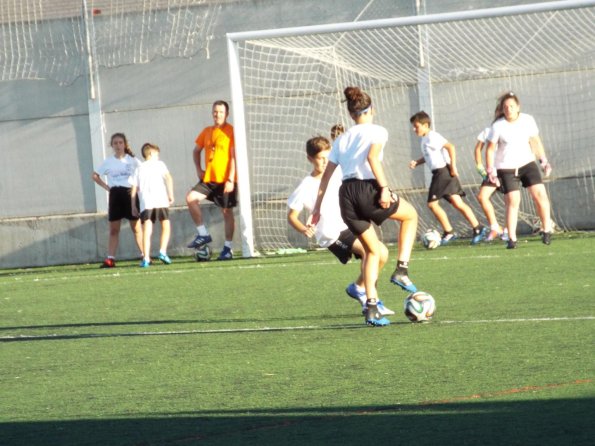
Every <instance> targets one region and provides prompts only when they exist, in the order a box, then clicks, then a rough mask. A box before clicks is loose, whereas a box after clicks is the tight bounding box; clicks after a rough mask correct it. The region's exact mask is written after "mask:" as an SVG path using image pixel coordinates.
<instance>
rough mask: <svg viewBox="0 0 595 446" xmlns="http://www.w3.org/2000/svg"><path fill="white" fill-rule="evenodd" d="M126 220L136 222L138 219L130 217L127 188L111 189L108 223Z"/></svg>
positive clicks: (128, 190)
mask: <svg viewBox="0 0 595 446" xmlns="http://www.w3.org/2000/svg"><path fill="white" fill-rule="evenodd" d="M136 207H137V208H138V196H137V197H136ZM123 218H126V219H127V220H133V221H134V220H138V217H135V216H134V215H132V203H131V201H130V188H129V187H119V186H116V187H111V188H110V190H109V200H108V212H107V219H108V221H118V220H122V219H123Z"/></svg>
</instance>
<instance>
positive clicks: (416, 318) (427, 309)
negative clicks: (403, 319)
mask: <svg viewBox="0 0 595 446" xmlns="http://www.w3.org/2000/svg"><path fill="white" fill-rule="evenodd" d="M403 309H404V310H405V316H407V319H409V320H410V321H411V322H427V321H429V320H430V319H432V316H434V313H435V312H436V301H435V300H434V298H433V297H432V296H431V295H429V294H428V293H426V292H425V291H416V292H415V293H411V294H410V295H409V296H407V297H406V298H405V302H404V303H403Z"/></svg>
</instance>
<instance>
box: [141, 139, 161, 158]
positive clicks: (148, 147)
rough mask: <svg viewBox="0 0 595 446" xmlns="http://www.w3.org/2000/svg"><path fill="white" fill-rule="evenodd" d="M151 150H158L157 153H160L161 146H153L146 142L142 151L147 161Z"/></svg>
mask: <svg viewBox="0 0 595 446" xmlns="http://www.w3.org/2000/svg"><path fill="white" fill-rule="evenodd" d="M151 150H156V151H157V152H160V150H159V146H158V145H156V144H151V143H150V142H146V143H144V144H143V146H142V147H141V149H140V151H141V153H142V154H143V158H144V159H147V157H148V156H149V152H150V151H151Z"/></svg>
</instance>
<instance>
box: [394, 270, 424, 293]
mask: <svg viewBox="0 0 595 446" xmlns="http://www.w3.org/2000/svg"><path fill="white" fill-rule="evenodd" d="M390 281H391V282H392V283H394V284H395V285H399V286H400V287H401V288H402V289H404V290H405V291H407V292H409V293H415V292H416V291H417V287H416V286H415V285H413V282H412V281H411V280H410V279H409V276H407V274H406V273H405V274H402V273H399V272H398V271H397V270H395V272H394V273H393V275H392V276H391V277H390Z"/></svg>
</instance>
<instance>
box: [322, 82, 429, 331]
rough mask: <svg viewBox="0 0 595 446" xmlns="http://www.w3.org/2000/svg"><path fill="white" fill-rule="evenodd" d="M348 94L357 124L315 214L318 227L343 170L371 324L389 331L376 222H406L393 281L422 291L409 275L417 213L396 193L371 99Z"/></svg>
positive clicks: (350, 90)
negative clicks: (381, 301) (381, 296)
mask: <svg viewBox="0 0 595 446" xmlns="http://www.w3.org/2000/svg"><path fill="white" fill-rule="evenodd" d="M343 94H344V95H345V99H346V102H347V110H348V111H349V114H350V116H351V118H352V119H353V121H354V122H355V125H354V126H353V127H351V128H350V129H349V130H347V132H345V133H344V134H343V135H341V137H340V138H338V139H337V140H336V141H335V142H334V144H333V147H332V149H331V153H330V154H329V162H328V165H327V167H326V169H325V171H324V175H323V176H322V179H321V182H320V188H319V190H318V198H317V200H316V204H315V206H314V210H313V212H312V220H311V221H312V223H313V224H316V223H317V222H318V220H319V219H320V207H321V204H322V199H323V198H324V195H325V192H326V189H327V186H328V183H329V180H330V178H331V176H332V175H333V172H334V171H335V169H336V168H337V166H341V170H342V172H343V183H342V185H341V188H340V190H339V205H340V207H341V216H342V218H343V221H344V222H345V224H346V225H347V227H348V228H349V230H350V231H351V232H352V233H353V234H354V235H355V236H357V238H358V240H359V241H360V242H361V244H362V245H363V247H364V251H365V257H364V270H363V271H364V285H365V289H366V296H367V303H366V314H365V319H366V323H367V324H368V325H372V326H384V325H388V324H389V323H390V322H389V321H388V319H386V318H385V317H383V316H382V315H381V314H380V313H379V311H378V292H377V290H376V281H377V280H378V274H379V270H380V255H381V254H380V251H381V246H382V244H381V243H380V241H379V240H378V236H377V235H376V231H375V229H374V227H373V226H372V222H374V223H376V224H377V225H380V224H381V223H382V222H383V221H385V220H386V219H387V218H390V219H392V220H398V221H399V222H400V223H401V228H400V231H399V245H398V252H397V268H396V269H395V271H394V273H393V274H392V276H391V282H392V283H394V284H396V285H398V286H400V287H401V288H403V289H404V290H406V291H409V292H410V293H413V292H415V291H417V288H416V287H415V285H414V284H413V283H412V282H411V280H410V279H409V276H408V266H409V259H410V256H411V250H412V249H413V244H414V242H415V233H416V231H417V212H416V211H415V209H414V208H413V206H411V204H409V203H408V202H407V201H405V200H404V199H402V198H401V197H399V196H398V195H397V194H396V193H394V192H391V190H390V189H389V187H388V181H387V178H386V176H385V174H384V169H383V167H382V158H383V150H384V146H385V144H386V141H387V140H388V132H387V131H386V129H385V128H384V127H381V126H379V125H375V124H373V122H372V121H373V114H374V113H373V108H372V100H371V98H370V96H369V95H368V94H367V93H365V92H363V91H362V90H360V89H359V88H358V87H347V88H346V89H345V90H344V92H343Z"/></svg>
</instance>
